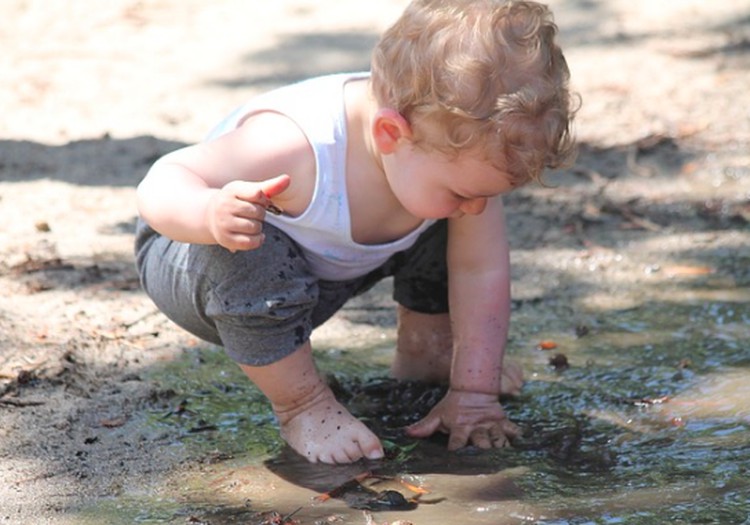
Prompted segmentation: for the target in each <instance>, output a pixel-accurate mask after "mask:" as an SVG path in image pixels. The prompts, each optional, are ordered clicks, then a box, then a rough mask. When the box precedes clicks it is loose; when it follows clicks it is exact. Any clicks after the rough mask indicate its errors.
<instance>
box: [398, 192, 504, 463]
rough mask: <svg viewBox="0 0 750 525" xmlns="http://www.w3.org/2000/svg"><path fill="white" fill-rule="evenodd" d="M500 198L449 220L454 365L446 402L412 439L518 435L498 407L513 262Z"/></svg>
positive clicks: (492, 439) (494, 439) (469, 440)
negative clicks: (444, 435) (440, 434)
mask: <svg viewBox="0 0 750 525" xmlns="http://www.w3.org/2000/svg"><path fill="white" fill-rule="evenodd" d="M508 252H509V249H508V242H507V237H506V233H505V224H504V213H503V208H502V203H501V201H500V198H499V197H498V198H494V199H491V200H490V201H489V202H488V205H487V208H486V209H485V210H484V212H483V213H482V214H481V215H478V216H465V217H462V218H460V219H452V220H451V222H450V226H449V233H448V265H449V274H448V275H449V294H450V312H451V327H452V332H453V362H452V365H451V376H450V389H449V391H448V393H447V394H446V396H445V398H444V399H443V400H441V402H440V403H439V404H438V405H437V406H436V407H435V408H434V409H433V410H432V411H431V412H430V414H428V416H427V417H425V418H424V419H423V420H422V421H420V422H418V423H417V424H416V425H413V426H412V427H410V434H412V435H414V436H416V437H425V436H428V435H430V434H432V433H434V432H436V431H441V432H446V433H448V434H450V439H449V448H451V449H456V448H460V447H463V446H465V445H467V444H474V445H476V446H479V447H482V448H490V447H499V446H505V445H506V444H507V436H514V435H516V434H518V428H517V427H516V426H515V425H514V424H513V423H511V422H510V421H509V420H508V419H507V417H506V415H505V412H504V411H503V409H502V407H501V405H500V403H499V402H498V395H499V394H500V381H501V378H502V370H503V357H504V352H505V343H506V339H507V335H508V324H509V320H510V268H509V266H510V262H509V253H508Z"/></svg>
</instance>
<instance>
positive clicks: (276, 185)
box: [260, 175, 292, 199]
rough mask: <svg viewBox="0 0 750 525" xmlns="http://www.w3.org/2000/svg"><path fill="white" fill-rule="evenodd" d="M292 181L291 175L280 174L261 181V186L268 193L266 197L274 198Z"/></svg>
mask: <svg viewBox="0 0 750 525" xmlns="http://www.w3.org/2000/svg"><path fill="white" fill-rule="evenodd" d="M291 181H292V179H291V177H289V175H279V176H277V177H274V178H272V179H268V180H264V181H263V182H261V183H260V188H261V190H262V191H263V193H264V194H265V195H266V197H268V198H269V199H272V198H274V197H275V196H276V195H278V194H280V193H282V192H283V191H285V190H286V189H287V188H288V187H289V184H290V183H291Z"/></svg>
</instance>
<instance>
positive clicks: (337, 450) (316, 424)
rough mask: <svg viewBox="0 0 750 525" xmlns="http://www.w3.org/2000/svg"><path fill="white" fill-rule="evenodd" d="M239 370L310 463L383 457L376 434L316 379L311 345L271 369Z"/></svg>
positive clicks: (270, 366) (284, 433)
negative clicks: (254, 387) (265, 399)
mask: <svg viewBox="0 0 750 525" xmlns="http://www.w3.org/2000/svg"><path fill="white" fill-rule="evenodd" d="M240 368H242V370H243V371H244V372H245V374H247V377H249V378H250V380H251V381H253V383H255V385H256V386H257V387H258V388H260V390H261V391H262V392H263V393H264V394H265V395H266V397H267V398H268V399H269V401H271V406H272V407H273V410H274V412H275V413H276V417H278V419H279V425H280V427H281V435H282V437H283V438H284V440H285V441H286V442H287V443H289V445H290V446H291V447H292V448H293V449H294V450H296V451H297V452H298V453H299V454H302V455H303V456H304V457H305V458H307V460H308V461H311V462H312V463H317V462H322V463H352V462H354V461H357V460H358V459H360V458H368V459H380V458H382V457H383V447H382V446H381V444H380V441H379V440H378V438H377V437H376V436H375V434H373V433H372V432H371V431H370V429H368V428H367V427H366V426H365V425H364V424H363V423H362V422H361V421H359V420H357V419H356V418H355V417H354V416H352V415H351V414H350V413H349V412H348V411H347V410H346V409H345V408H344V407H343V406H342V405H341V404H340V403H339V402H338V401H336V398H335V397H334V395H333V392H331V389H330V388H329V387H328V385H327V384H326V383H325V381H323V379H322V378H321V377H320V374H318V371H317V369H316V368H315V363H314V362H313V357H312V348H311V347H310V342H309V341H307V342H306V343H304V344H303V345H302V346H300V347H299V348H298V349H297V350H296V351H295V352H293V353H292V354H290V355H288V356H286V357H284V358H283V359H281V360H279V361H276V362H275V363H271V364H270V365H266V366H257V367H256V366H248V365H240Z"/></svg>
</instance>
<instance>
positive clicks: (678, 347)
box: [81, 289, 750, 525]
mask: <svg viewBox="0 0 750 525" xmlns="http://www.w3.org/2000/svg"><path fill="white" fill-rule="evenodd" d="M749 295H750V294H748V290H747V289H727V290H726V291H725V292H724V293H722V292H717V291H716V290H714V291H712V292H710V294H708V295H703V294H702V293H701V291H700V290H699V289H694V290H692V292H691V293H690V294H683V296H676V295H672V296H671V297H672V300H671V302H665V301H657V300H654V301H650V302H649V301H646V302H644V303H643V306H642V307H640V308H633V309H624V310H614V311H608V312H606V315H604V314H602V315H597V314H595V313H589V314H588V315H587V316H584V317H582V318H581V317H578V318H576V319H573V318H571V317H570V316H568V317H565V316H562V315H560V312H556V311H555V310H554V308H550V306H549V305H547V306H545V305H521V306H520V307H518V308H517V309H516V312H515V315H516V317H517V319H518V320H517V323H516V324H515V325H514V329H515V333H514V335H513V338H512V341H511V349H510V351H511V352H512V354H513V355H512V357H513V358H515V359H517V360H519V361H520V362H521V363H522V365H523V366H524V369H525V370H526V374H527V379H528V381H527V383H526V385H525V387H524V390H523V393H522V395H521V396H520V397H518V398H516V399H512V400H507V401H506V402H505V407H506V409H507V412H508V413H509V415H510V417H511V418H512V419H513V420H514V421H516V422H517V423H518V424H519V425H520V426H521V427H523V429H524V435H523V437H521V438H519V439H518V440H516V442H515V443H514V445H515V446H514V447H513V448H509V449H504V450H496V451H478V450H473V449H466V450H463V451H460V452H458V453H448V452H446V450H445V440H444V439H442V438H440V437H437V438H435V439H432V440H427V441H414V440H409V439H408V438H406V437H404V435H403V434H402V432H401V430H400V429H401V428H402V427H403V426H404V425H405V424H408V423H409V422H411V421H414V420H416V419H418V418H419V417H420V414H422V413H424V412H425V411H426V410H427V409H429V407H430V406H431V404H432V403H434V402H435V401H437V400H438V399H439V398H440V396H441V394H442V393H441V391H440V389H436V388H433V387H428V386H426V385H419V384H404V383H401V384H398V383H395V382H393V381H392V380H390V379H387V378H386V375H387V369H386V368H385V366H384V364H383V363H384V362H385V360H384V359H383V357H384V350H383V347H384V346H383V345H384V343H383V341H382V340H379V341H378V345H379V346H377V347H374V348H371V349H369V348H356V349H351V350H347V349H341V348H337V349H332V348H329V349H321V350H320V352H319V356H320V365H321V368H322V369H323V370H325V371H326V372H327V373H329V374H330V375H331V377H332V381H334V386H335V389H336V390H337V392H338V395H339V397H341V398H342V399H344V400H345V401H346V403H347V405H348V406H349V407H350V408H351V410H352V411H353V412H354V413H355V414H356V415H358V416H359V417H362V418H365V419H366V420H367V421H368V423H369V424H370V425H371V426H372V427H373V428H375V429H376V430H377V432H378V433H379V435H380V436H381V437H382V438H383V439H384V440H385V442H386V444H387V449H388V457H387V459H386V460H384V461H380V462H372V463H367V464H364V463H362V464H357V465H350V466H342V467H332V466H324V465H310V464H308V463H306V462H305V461H304V460H301V459H300V458H299V457H297V456H296V455H295V454H294V453H291V452H290V451H288V450H287V449H286V448H285V447H284V445H283V443H282V442H281V441H280V439H279V437H278V435H277V432H276V429H275V426H274V423H273V421H274V420H273V416H272V414H271V412H270V409H269V406H268V403H267V402H266V401H265V400H264V399H263V397H262V396H260V395H259V393H258V392H257V391H256V390H255V389H254V388H253V387H252V386H251V385H250V384H249V383H248V382H247V381H246V380H245V379H244V376H242V374H241V373H240V372H239V371H238V370H237V369H236V367H235V366H234V365H233V364H232V363H231V362H230V361H229V360H228V359H226V358H225V357H224V356H223V354H222V353H221V352H220V351H217V350H215V349H200V350H195V351H192V352H190V353H188V354H186V356H185V358H184V359H183V360H182V361H180V362H176V363H172V364H170V365H169V366H168V367H167V369H165V370H162V371H160V372H159V373H158V374H157V376H156V379H157V380H158V382H159V383H160V385H161V388H163V389H165V390H168V391H170V392H171V394H170V396H169V401H168V403H165V404H164V406H163V407H160V408H155V409H154V410H153V411H152V414H151V417H150V421H149V422H148V425H150V426H154V427H157V428H158V427H165V428H167V427H168V428H170V429H175V428H177V429H179V432H180V435H181V439H180V440H179V443H177V444H176V446H181V447H187V448H188V450H190V453H191V454H192V457H194V458H198V459H199V460H200V461H196V462H195V463H196V465H197V466H195V465H194V466H191V467H190V468H188V469H186V470H185V471H184V472H180V473H179V474H178V475H177V476H174V477H172V478H171V479H169V480H167V481H166V482H164V483H163V484H160V485H159V486H154V487H145V488H142V489H141V490H140V491H134V490H130V491H127V494H126V495H124V496H123V497H121V498H119V499H116V500H112V501H110V502H109V504H108V505H105V506H102V505H101V502H99V503H97V505H96V508H93V507H92V508H90V509H84V510H83V511H82V513H81V519H82V521H81V522H82V523H98V522H97V519H100V518H101V516H102V515H106V516H107V523H113V524H116V523H210V524H213V525H216V524H231V523H238V524H239V523H243V524H245V523H250V524H263V523H266V524H276V523H290V524H291V523H298V524H302V525H304V524H314V523H315V524H318V523H319V524H323V523H361V524H366V523H376V524H382V523H388V524H390V523H393V522H396V521H397V520H404V521H405V522H411V523H414V524H417V525H418V524H433V523H440V524H444V525H451V524H456V525H459V524H460V525H471V524H487V523H493V524H506V523H507V524H521V523H539V524H550V525H551V524H589V523H595V524H610V523H611V524H615V523H628V524H654V523H721V524H743V523H750V521H748V519H750V518H749V516H750V501H749V497H750V496H749V495H750V481H748V480H750V349H749V348H748V345H750V336H749V327H750V304H748V302H747V301H746V299H747V298H748V296H749ZM517 306H518V305H517ZM542 309H544V312H546V313H542ZM540 318H542V319H543V320H545V321H550V322H549V323H548V324H547V325H546V326H547V329H546V330H545V331H540V330H538V328H536V327H537V326H538V324H534V327H533V328H532V327H531V326H532V325H531V323H526V321H527V320H529V319H535V323H538V322H539V319H540ZM581 319H583V321H585V322H588V323H589V324H582V321H581ZM543 339H544V340H548V344H547V346H546V347H548V349H547V350H542V349H540V348H541V347H540V348H535V347H534V346H535V344H536V343H535V342H538V341H541V340H543ZM550 342H554V344H551V343H550ZM388 343H389V341H388V340H386V341H385V346H386V347H387V344H388ZM543 346H544V345H543ZM553 346H554V347H555V348H551V347H553ZM385 353H386V354H387V351H385ZM554 354H563V355H565V360H566V362H567V366H558V367H557V368H555V367H553V366H551V365H550V360H551V357H552V356H553V355H554ZM370 356H374V357H373V358H372V359H370V358H369V357H370ZM371 361H372V362H371ZM368 520H371V521H368Z"/></svg>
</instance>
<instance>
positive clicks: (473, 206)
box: [459, 197, 487, 215]
mask: <svg viewBox="0 0 750 525" xmlns="http://www.w3.org/2000/svg"><path fill="white" fill-rule="evenodd" d="M486 207H487V199H486V198H485V197H478V198H476V199H471V200H467V201H464V202H462V203H461V206H459V209H460V210H461V211H462V212H464V213H466V214H467V215H479V214H480V213H482V212H483V211H484V209H485V208H486Z"/></svg>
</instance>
